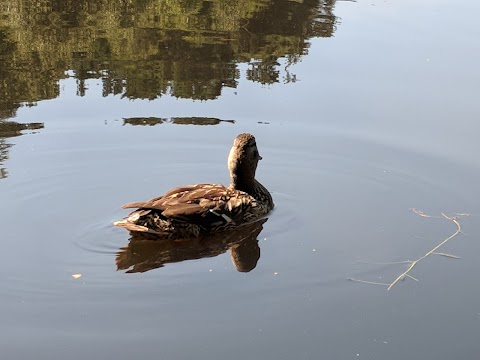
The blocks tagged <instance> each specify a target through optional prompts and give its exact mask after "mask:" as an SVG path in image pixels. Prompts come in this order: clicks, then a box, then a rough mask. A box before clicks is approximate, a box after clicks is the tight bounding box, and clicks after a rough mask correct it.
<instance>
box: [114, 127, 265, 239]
mask: <svg viewBox="0 0 480 360" xmlns="http://www.w3.org/2000/svg"><path fill="white" fill-rule="evenodd" d="M260 159H261V157H260V155H259V154H258V150H257V146H256V143H255V138H254V137H253V135H250V134H240V135H238V136H237V137H236V138H235V141H234V144H233V147H232V149H231V151H230V155H229V157H228V167H229V169H230V177H231V183H230V186H229V187H225V186H223V185H216V184H196V185H187V186H181V187H177V188H174V189H172V190H170V191H168V192H167V193H166V194H165V195H163V196H160V197H157V198H154V199H151V200H148V201H145V202H137V203H129V204H126V205H124V206H123V207H124V208H138V209H137V210H135V211H133V212H132V213H131V214H130V215H129V216H128V217H127V218H125V219H123V220H120V221H117V222H115V223H114V224H115V225H117V226H121V227H124V228H126V229H128V230H130V231H132V232H145V233H151V234H155V235H157V236H158V237H159V238H168V239H176V238H188V237H198V236H201V235H204V234H208V233H213V232H218V231H222V230H226V229H233V228H235V227H238V226H241V225H243V224H247V223H251V222H253V221H256V220H258V219H260V218H262V217H264V216H265V215H267V214H268V213H269V212H270V211H271V210H272V209H273V207H274V204H273V200H272V196H271V195H270V193H269V192H268V190H267V189H266V188H265V187H264V186H263V185H262V184H260V183H259V182H258V181H257V180H256V179H255V171H256V168H257V163H258V161H259V160H260Z"/></svg>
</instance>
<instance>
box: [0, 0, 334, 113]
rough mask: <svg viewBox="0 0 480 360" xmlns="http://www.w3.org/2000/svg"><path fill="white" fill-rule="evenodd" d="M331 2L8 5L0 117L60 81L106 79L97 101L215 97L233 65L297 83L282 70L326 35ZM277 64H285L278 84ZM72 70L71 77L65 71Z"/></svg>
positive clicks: (254, 77)
mask: <svg viewBox="0 0 480 360" xmlns="http://www.w3.org/2000/svg"><path fill="white" fill-rule="evenodd" d="M334 3H335V0H235V1H233V0H209V1H203V0H128V1H127V0H4V1H2V2H0V79H1V80H0V118H8V117H13V116H14V115H15V111H16V109H17V108H18V107H19V104H33V103H35V102H37V101H40V100H44V99H51V98H55V97H57V96H58V95H59V83H58V82H59V80H60V79H63V78H65V77H67V76H74V77H75V78H76V79H77V94H78V95H79V96H83V95H84V94H85V93H86V92H87V91H88V89H87V85H86V80H87V79H93V78H95V79H102V83H103V95H104V96H107V95H110V94H119V95H122V96H125V97H128V98H135V99H137V98H141V99H154V98H158V97H159V96H162V95H165V94H170V95H172V96H175V97H179V98H189V99H200V100H207V99H214V98H216V97H218V96H219V95H220V94H221V90H222V88H223V87H236V85H237V81H238V80H239V78H240V74H239V69H238V66H237V64H238V63H240V62H244V63H248V64H249V67H248V71H247V74H246V78H247V79H248V80H251V81H255V82H260V83H262V84H271V83H275V82H278V81H284V82H289V81H295V76H294V75H293V74H291V73H289V71H288V67H289V65H291V64H294V63H296V62H298V61H299V59H300V58H301V56H302V55H305V54H306V52H307V49H308V46H309V39H310V38H312V37H329V36H332V34H333V32H334V28H335V16H334V15H333V6H334ZM279 58H285V59H286V67H285V71H284V72H285V73H284V74H283V79H281V78H280V77H281V76H280V69H279ZM67 71H68V73H67Z"/></svg>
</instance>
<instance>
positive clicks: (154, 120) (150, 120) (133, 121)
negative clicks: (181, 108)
mask: <svg viewBox="0 0 480 360" xmlns="http://www.w3.org/2000/svg"><path fill="white" fill-rule="evenodd" d="M165 123H169V124H175V125H218V124H221V123H227V124H228V123H230V124H234V123H235V120H220V119H217V118H211V117H199V116H192V117H172V118H170V119H169V118H158V117H134V118H124V119H123V125H132V126H155V125H159V124H165Z"/></svg>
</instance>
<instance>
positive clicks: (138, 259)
mask: <svg viewBox="0 0 480 360" xmlns="http://www.w3.org/2000/svg"><path fill="white" fill-rule="evenodd" d="M266 221H267V219H262V220H259V221H257V222H255V223H253V224H248V225H245V226H243V227H241V228H237V229H236V230H234V231H233V230H232V231H225V232H221V233H215V234H210V235H208V236H203V237H198V238H190V239H181V240H157V241H155V237H153V236H152V235H148V234H146V235H145V234H138V235H133V236H132V237H131V238H130V242H129V243H128V245H127V246H125V247H123V248H121V249H120V251H119V252H118V253H117V257H116V263H117V270H127V271H126V272H127V273H137V272H145V271H149V270H153V269H156V268H160V267H163V266H164V265H165V264H169V263H178V262H182V261H186V260H195V259H202V258H207V257H215V256H218V255H220V254H223V253H225V252H227V251H228V250H230V257H231V259H232V262H233V265H234V266H235V267H236V269H237V270H238V271H239V272H249V271H252V270H253V269H255V267H256V266H257V262H258V260H259V258H260V247H259V246H258V240H257V237H258V235H259V234H260V232H261V231H262V229H263V224H264V223H265V222H266Z"/></svg>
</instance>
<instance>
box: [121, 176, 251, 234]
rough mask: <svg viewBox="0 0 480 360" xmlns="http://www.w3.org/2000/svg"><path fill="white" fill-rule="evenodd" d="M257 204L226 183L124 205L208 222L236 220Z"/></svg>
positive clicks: (178, 190)
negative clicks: (228, 186)
mask: <svg viewBox="0 0 480 360" xmlns="http://www.w3.org/2000/svg"><path fill="white" fill-rule="evenodd" d="M256 205H257V204H256V200H255V199H254V198H253V197H252V196H250V195H248V194H247V193H245V192H243V191H238V190H232V189H229V188H227V187H225V186H223V185H216V184H196V185H187V186H182V187H178V188H175V189H172V190H170V191H169V192H167V193H166V194H165V195H163V196H161V197H157V198H153V199H151V200H148V201H145V202H135V203H129V204H126V205H124V206H123V207H124V208H139V209H145V210H157V211H159V212H161V214H162V215H163V216H164V217H166V218H168V219H172V220H173V219H174V220H178V221H187V222H190V223H198V224H202V223H203V224H205V222H207V223H208V222H214V221H217V222H218V221H221V222H231V221H235V220H237V219H238V218H239V217H241V216H242V214H244V213H245V212H246V211H248V210H249V209H251V208H252V207H255V206H256Z"/></svg>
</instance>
